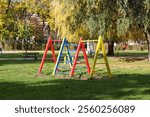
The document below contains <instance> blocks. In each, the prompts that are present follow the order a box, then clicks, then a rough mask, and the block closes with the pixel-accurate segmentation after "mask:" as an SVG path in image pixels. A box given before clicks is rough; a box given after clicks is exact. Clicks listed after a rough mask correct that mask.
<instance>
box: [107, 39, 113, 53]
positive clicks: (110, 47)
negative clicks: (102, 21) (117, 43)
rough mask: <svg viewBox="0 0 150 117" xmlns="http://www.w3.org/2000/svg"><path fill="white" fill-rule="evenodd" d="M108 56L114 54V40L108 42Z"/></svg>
mask: <svg viewBox="0 0 150 117" xmlns="http://www.w3.org/2000/svg"><path fill="white" fill-rule="evenodd" d="M107 55H109V56H114V41H109V42H108V53H107Z"/></svg>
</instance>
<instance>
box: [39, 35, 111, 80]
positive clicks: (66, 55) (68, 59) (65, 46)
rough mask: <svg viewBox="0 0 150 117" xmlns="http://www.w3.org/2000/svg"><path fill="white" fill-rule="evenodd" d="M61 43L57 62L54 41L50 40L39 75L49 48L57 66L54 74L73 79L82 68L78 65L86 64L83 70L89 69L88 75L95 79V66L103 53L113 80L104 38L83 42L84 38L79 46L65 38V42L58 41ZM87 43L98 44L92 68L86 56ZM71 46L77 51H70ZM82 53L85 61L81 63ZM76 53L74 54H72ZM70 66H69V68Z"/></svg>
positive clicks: (109, 75)
mask: <svg viewBox="0 0 150 117" xmlns="http://www.w3.org/2000/svg"><path fill="white" fill-rule="evenodd" d="M57 41H59V42H61V47H60V50H59V54H58V57H57V60H56V55H55V52H54V46H53V43H52V42H53V40H52V39H51V38H49V40H48V42H47V45H46V49H45V52H44V55H43V58H42V61H41V65H40V68H39V71H38V74H40V73H41V71H42V68H43V64H44V61H45V58H46V55H47V52H48V48H51V53H52V57H53V61H54V64H55V67H54V70H53V74H52V75H55V74H57V73H58V74H59V73H60V74H65V75H67V74H68V75H70V77H72V76H73V75H74V73H76V72H77V70H76V69H78V68H81V67H82V66H77V65H78V64H85V65H86V66H84V67H82V68H86V69H87V73H88V74H89V75H90V78H91V79H92V78H93V75H94V74H95V66H96V64H97V59H98V55H99V52H100V51H101V52H102V54H103V58H104V62H105V66H106V69H107V73H108V77H109V78H111V77H112V74H111V70H110V66H109V63H108V59H107V56H106V50H105V46H104V42H103V38H102V36H99V39H98V40H83V39H82V37H81V38H80V41H79V43H78V44H70V43H68V41H67V39H66V38H63V40H57ZM87 42H97V47H96V51H95V55H94V60H93V64H92V66H91V67H90V64H89V61H88V57H87V54H86V49H85V45H84V43H87ZM70 46H75V47H77V49H76V50H70V49H69V47H70ZM81 51H82V53H83V56H82V57H84V61H79V59H80V57H79V53H80V52H81ZM73 52H74V54H72V53H73ZM67 65H69V66H67ZM65 68H68V69H67V70H66V71H65V70H64V69H65ZM78 71H79V72H81V71H80V70H78ZM68 72H69V73H68Z"/></svg>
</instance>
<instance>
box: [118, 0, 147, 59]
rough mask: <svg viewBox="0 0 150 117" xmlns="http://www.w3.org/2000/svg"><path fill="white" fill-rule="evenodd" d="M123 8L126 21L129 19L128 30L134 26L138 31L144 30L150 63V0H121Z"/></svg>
mask: <svg viewBox="0 0 150 117" xmlns="http://www.w3.org/2000/svg"><path fill="white" fill-rule="evenodd" d="M119 2H120V4H121V8H122V9H123V10H124V12H125V13H126V15H125V17H124V19H128V20H129V22H128V23H127V24H128V25H127V26H128V27H127V28H125V27H124V30H128V28H129V27H130V26H131V25H134V27H136V29H137V30H142V31H143V33H144V34H145V37H146V40H147V44H148V60H149V61H150V0H136V1H133V0H119Z"/></svg>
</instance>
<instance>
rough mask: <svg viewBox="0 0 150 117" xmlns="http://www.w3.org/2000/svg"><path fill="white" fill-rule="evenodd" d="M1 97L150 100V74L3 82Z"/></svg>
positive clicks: (0, 90) (0, 84) (1, 83)
mask: <svg viewBox="0 0 150 117" xmlns="http://www.w3.org/2000/svg"><path fill="white" fill-rule="evenodd" d="M0 92H1V93H0V99H3V100H4V99H18V100H22V99H31V100H32V99H34V100H35V99H38V100H43V99H46V100H47V99H49V100H54V99H55V100H56V99H57V100H60V99H62V100H63V99H70V100H72V99H81V100H82V99H84V100H85V99H87V100H91V99H94V100H97V99H98V100H100V99H150V74H149V75H140V74H131V75H128V74H120V75H116V76H114V78H113V79H101V80H84V81H83V80H67V79H56V80H43V81H40V82H36V83H31V84H25V83H23V82H0Z"/></svg>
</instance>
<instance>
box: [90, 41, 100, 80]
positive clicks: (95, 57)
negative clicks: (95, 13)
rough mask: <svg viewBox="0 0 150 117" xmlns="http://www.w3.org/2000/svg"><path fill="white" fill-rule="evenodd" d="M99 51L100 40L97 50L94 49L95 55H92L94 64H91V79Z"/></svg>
mask: <svg viewBox="0 0 150 117" xmlns="http://www.w3.org/2000/svg"><path fill="white" fill-rule="evenodd" d="M99 50H100V39H99V41H98V44H97V48H96V53H95V55H94V62H93V65H92V70H91V78H93V74H94V69H95V65H96V62H97V57H98V53H99Z"/></svg>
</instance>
